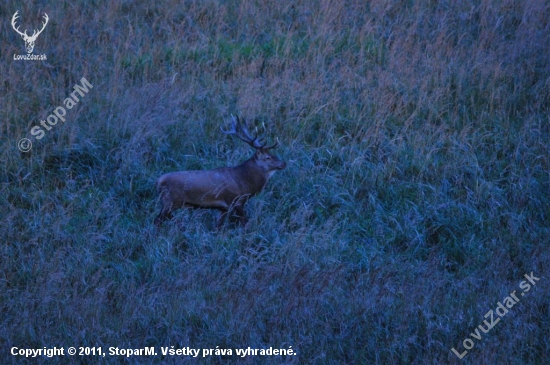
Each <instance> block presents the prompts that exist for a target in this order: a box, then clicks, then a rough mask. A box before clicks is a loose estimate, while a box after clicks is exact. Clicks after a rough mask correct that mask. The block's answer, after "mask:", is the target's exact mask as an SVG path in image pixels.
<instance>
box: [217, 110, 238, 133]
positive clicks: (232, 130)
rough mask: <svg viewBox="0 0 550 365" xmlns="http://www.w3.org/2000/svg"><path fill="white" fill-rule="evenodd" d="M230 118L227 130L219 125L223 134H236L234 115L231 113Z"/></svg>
mask: <svg viewBox="0 0 550 365" xmlns="http://www.w3.org/2000/svg"><path fill="white" fill-rule="evenodd" d="M231 120H232V123H231V129H229V130H228V131H225V130H224V129H223V127H220V130H221V131H222V133H223V134H237V123H236V121H235V116H233V114H231Z"/></svg>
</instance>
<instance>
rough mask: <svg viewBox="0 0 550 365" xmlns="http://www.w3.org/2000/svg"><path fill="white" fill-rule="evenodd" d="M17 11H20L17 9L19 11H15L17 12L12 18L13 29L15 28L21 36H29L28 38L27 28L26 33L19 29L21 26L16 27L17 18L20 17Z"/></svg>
mask: <svg viewBox="0 0 550 365" xmlns="http://www.w3.org/2000/svg"><path fill="white" fill-rule="evenodd" d="M17 13H19V10H17V11H16V12H15V14H13V17H12V18H11V26H12V27H13V29H14V30H15V31H16V32H17V33H19V35H21V37H27V38H28V37H29V36H28V35H27V30H26V29H25V33H21V31H19V27H16V26H15V21H16V20H17V18H18V16H17Z"/></svg>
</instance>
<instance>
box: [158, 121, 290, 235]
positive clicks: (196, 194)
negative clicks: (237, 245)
mask: <svg viewBox="0 0 550 365" xmlns="http://www.w3.org/2000/svg"><path fill="white" fill-rule="evenodd" d="M243 122H244V121H243ZM222 132H223V133H225V134H234V135H235V136H237V137H238V138H239V139H241V140H243V141H244V142H246V143H248V144H249V145H250V146H252V147H254V148H255V149H256V152H255V153H254V156H252V157H251V158H250V159H248V160H246V161H245V162H243V163H242V164H240V165H238V166H234V167H220V168H217V169H213V170H199V171H178V172H170V173H168V174H165V175H162V176H161V177H160V178H159V179H158V180H157V182H156V188H157V190H158V192H159V195H160V202H161V205H162V207H161V210H160V213H159V215H158V216H157V217H156V219H155V225H156V226H157V227H158V226H160V225H161V224H162V222H163V221H165V220H166V219H170V218H172V212H173V211H174V210H177V209H179V208H187V207H192V208H207V209H218V210H220V211H221V215H220V217H219V219H218V224H217V227H218V228H220V227H221V226H222V225H223V223H224V220H225V218H226V217H227V216H228V215H231V216H233V215H234V216H235V217H236V218H238V220H239V221H240V223H241V224H242V225H243V226H244V225H245V224H246V222H247V221H248V218H246V215H245V212H244V205H245V204H246V202H247V201H248V199H250V198H251V197H252V196H254V195H256V194H258V193H259V192H261V191H262V189H263V188H264V186H265V184H266V183H267V181H268V180H269V178H271V176H273V174H274V173H275V172H276V171H277V170H282V169H284V168H285V167H286V163H285V162H283V161H281V160H279V159H278V158H277V157H275V156H273V155H272V154H270V153H269V150H270V149H272V148H276V147H277V146H278V142H277V143H275V144H274V145H272V146H269V147H265V143H263V144H262V143H261V140H262V138H263V136H262V137H258V135H257V134H256V135H255V136H254V137H252V136H251V135H250V132H249V131H248V129H247V127H246V122H245V123H244V124H241V120H240V119H239V117H236V118H235V117H232V124H231V129H230V130H228V131H224V130H223V129H222Z"/></svg>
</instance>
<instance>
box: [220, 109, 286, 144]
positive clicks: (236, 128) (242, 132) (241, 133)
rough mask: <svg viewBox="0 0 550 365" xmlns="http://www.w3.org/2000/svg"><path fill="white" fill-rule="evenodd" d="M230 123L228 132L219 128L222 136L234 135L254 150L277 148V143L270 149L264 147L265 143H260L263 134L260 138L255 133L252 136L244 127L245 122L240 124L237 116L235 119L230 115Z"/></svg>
mask: <svg viewBox="0 0 550 365" xmlns="http://www.w3.org/2000/svg"><path fill="white" fill-rule="evenodd" d="M231 119H232V123H231V129H229V130H223V129H222V128H221V127H220V129H221V131H222V132H223V133H224V134H234V135H236V136H237V137H238V138H239V139H240V140H242V141H244V142H246V143H248V144H249V145H250V146H252V147H254V148H256V149H270V148H275V147H277V145H278V143H279V142H277V143H275V144H274V145H273V146H271V147H267V148H266V147H265V145H266V144H265V143H262V140H263V139H264V138H265V134H262V135H261V136H258V133H255V134H254V136H252V134H251V133H250V131H249V130H248V127H247V126H246V121H245V120H244V119H242V121H243V123H241V118H240V117H239V116H237V117H235V116H233V115H231Z"/></svg>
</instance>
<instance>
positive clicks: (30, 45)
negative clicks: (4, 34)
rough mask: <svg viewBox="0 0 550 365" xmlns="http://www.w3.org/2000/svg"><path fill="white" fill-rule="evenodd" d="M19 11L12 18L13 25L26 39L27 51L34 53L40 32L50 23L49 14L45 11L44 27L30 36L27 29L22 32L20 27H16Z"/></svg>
mask: <svg viewBox="0 0 550 365" xmlns="http://www.w3.org/2000/svg"><path fill="white" fill-rule="evenodd" d="M18 12H19V10H18V11H16V12H15V14H13V18H11V26H12V27H13V29H15V31H16V32H17V33H19V35H20V36H21V38H23V40H24V41H25V48H26V50H27V53H32V50H33V49H34V42H36V38H38V36H39V35H40V33H42V31H43V30H44V28H46V24H48V20H49V18H48V14H46V13H44V20H45V21H44V24H43V25H42V29H40V30H39V31H36V30H35V31H34V32H33V33H32V35H31V36H29V35H28V34H27V30H26V29H25V31H24V32H21V31H19V27H16V26H15V21H16V19H17V13H18Z"/></svg>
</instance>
